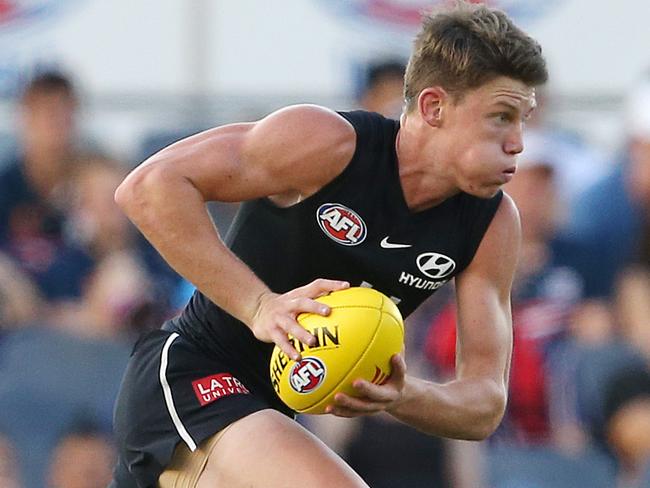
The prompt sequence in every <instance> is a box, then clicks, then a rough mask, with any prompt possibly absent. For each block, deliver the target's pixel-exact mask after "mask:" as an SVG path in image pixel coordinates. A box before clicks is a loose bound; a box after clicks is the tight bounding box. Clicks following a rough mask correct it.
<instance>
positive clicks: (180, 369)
mask: <svg viewBox="0 0 650 488" xmlns="http://www.w3.org/2000/svg"><path fill="white" fill-rule="evenodd" d="M233 363H234V362H233V361H232V360H224V359H223V358H221V359H220V358H219V357H216V356H215V355H212V354H209V353H207V352H205V351H203V350H202V349H201V348H199V347H197V346H196V345H195V344H194V343H192V342H191V341H189V340H187V339H186V338H185V337H183V336H182V335H179V334H178V333H176V332H171V331H167V330H157V331H153V332H150V333H149V334H147V335H145V336H144V337H143V338H142V339H140V340H139V341H138V342H137V343H136V345H135V347H134V349H133V353H132V355H131V359H130V361H129V364H128V367H127V369H126V372H125V374H124V378H123V380H122V385H121V387H120V393H119V395H118V398H117V402H116V405H115V415H114V428H115V436H116V441H117V447H118V461H117V465H116V467H115V469H114V472H113V482H112V483H111V485H110V487H111V488H132V487H133V488H136V487H137V488H148V487H155V486H156V484H157V482H158V477H159V476H160V474H161V473H162V472H163V471H164V469H165V467H166V466H167V464H168V463H169V461H170V460H171V457H172V454H173V452H174V449H175V448H176V446H177V444H178V443H179V442H184V443H186V444H187V446H188V448H189V449H190V450H192V451H193V450H195V449H196V446H197V445H199V444H200V443H201V442H202V441H203V440H205V439H207V438H208V437H211V436H212V435H213V434H215V433H217V432H219V431H220V430H222V429H224V428H225V427H226V426H227V425H229V424H231V423H232V422H235V421H236V420H238V419H240V418H242V417H245V416H246V415H249V414H251V413H253V412H257V411H259V410H263V409H268V408H275V409H277V410H280V411H282V412H283V413H285V414H287V415H291V412H290V411H289V410H288V409H287V408H286V407H284V408H282V407H280V408H279V407H278V403H277V402H279V400H277V399H271V398H269V397H268V394H267V393H266V392H267V390H268V385H262V384H260V381H259V380H256V379H252V378H253V377H252V376H251V375H250V374H246V372H245V369H243V368H237V367H236V366H233ZM262 393H263V394H262Z"/></svg>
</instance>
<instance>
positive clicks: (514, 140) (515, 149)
mask: <svg viewBox="0 0 650 488" xmlns="http://www.w3.org/2000/svg"><path fill="white" fill-rule="evenodd" d="M523 150H524V138H523V131H522V129H521V128H517V129H515V130H513V131H512V132H511V133H510V134H509V135H508V138H507V139H506V140H505V142H504V144H503V151H504V152H505V153H506V154H510V155H512V156H515V155H517V154H519V153H521V152H522V151H523Z"/></svg>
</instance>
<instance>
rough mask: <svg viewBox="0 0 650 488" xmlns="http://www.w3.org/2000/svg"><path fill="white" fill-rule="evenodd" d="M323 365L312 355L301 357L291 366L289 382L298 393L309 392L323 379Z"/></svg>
mask: <svg viewBox="0 0 650 488" xmlns="http://www.w3.org/2000/svg"><path fill="white" fill-rule="evenodd" d="M325 374H326V371H325V365H324V364H323V362H322V361H321V360H320V359H318V358H315V357H313V356H308V357H304V358H302V360H301V361H298V362H297V363H296V364H294V365H293V368H291V372H290V373H289V383H290V384H291V388H293V389H294V390H295V391H297V392H298V393H311V392H312V391H314V390H315V389H316V388H318V387H319V386H320V385H321V383H323V380H324V379H325Z"/></svg>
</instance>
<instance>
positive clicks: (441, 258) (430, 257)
mask: <svg viewBox="0 0 650 488" xmlns="http://www.w3.org/2000/svg"><path fill="white" fill-rule="evenodd" d="M415 262H416V263H417V265H418V268H419V269H420V271H422V273H423V274H424V275H426V276H428V277H429V278H433V279H437V280H439V279H442V278H446V277H447V276H449V275H450V274H451V273H453V272H454V270H455V269H456V263H455V262H454V260H453V259H451V258H450V257H449V256H445V255H444V254H438V253H437V252H425V253H422V254H420V255H419V256H418V257H417V259H416V261H415Z"/></svg>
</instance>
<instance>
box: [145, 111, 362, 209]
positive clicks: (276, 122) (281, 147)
mask: <svg viewBox="0 0 650 488" xmlns="http://www.w3.org/2000/svg"><path fill="white" fill-rule="evenodd" d="M353 151H354V129H352V127H351V126H350V125H349V124H348V123H347V121H345V120H344V119H342V118H341V117H340V116H338V115H337V114H335V113H334V112H331V111H328V110H326V109H322V108H320V107H311V106H296V107H289V108H287V109H283V110H280V111H278V112H275V113H273V114H271V115H269V116H267V117H265V118H264V119H262V120H260V121H258V122H254V123H244V124H231V125H226V126H222V127H217V128H214V129H210V130H207V131H204V132H201V133H199V134H196V135H194V136H191V137H188V138H186V139H184V140H182V141H179V142H177V143H175V144H173V145H171V146H169V147H167V148H165V149H163V150H162V151H161V152H159V153H158V154H156V155H154V156H153V157H152V158H150V160H148V161H147V162H146V163H145V166H147V165H150V166H153V167H158V168H159V169H160V170H161V171H166V172H170V173H172V174H174V175H175V176H177V177H182V178H184V179H186V180H187V181H189V182H190V183H191V184H192V185H194V186H195V187H196V188H197V189H198V190H199V191H200V193H201V194H202V195H203V198H204V199H205V200H221V201H241V200H248V199H252V198H258V197H262V196H269V195H277V194H283V193H288V192H292V191H294V192H295V191H298V192H304V191H305V189H310V188H312V187H314V188H316V187H319V185H320V186H322V184H324V183H325V182H327V181H329V179H331V178H333V177H334V176H335V175H336V174H338V172H340V171H341V170H342V168H343V167H344V165H345V163H347V161H349V159H350V158H351V154H352V152H353Z"/></svg>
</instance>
